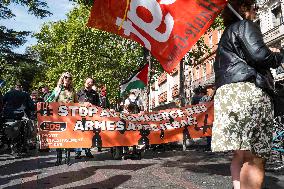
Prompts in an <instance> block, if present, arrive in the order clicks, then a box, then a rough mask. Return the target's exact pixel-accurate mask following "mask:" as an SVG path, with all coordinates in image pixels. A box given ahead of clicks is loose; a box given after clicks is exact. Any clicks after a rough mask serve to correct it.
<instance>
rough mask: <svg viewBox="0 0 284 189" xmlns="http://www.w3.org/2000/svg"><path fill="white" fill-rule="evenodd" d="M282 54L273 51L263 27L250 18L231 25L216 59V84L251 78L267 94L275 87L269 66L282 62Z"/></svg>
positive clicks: (275, 66)
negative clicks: (266, 40) (267, 43)
mask: <svg viewBox="0 0 284 189" xmlns="http://www.w3.org/2000/svg"><path fill="white" fill-rule="evenodd" d="M283 58H284V56H283V54H282V53H274V52H272V51H271V50H270V49H269V48H268V47H267V46H266V45H265V43H264V41H263V37H262V34H261V31H260V29H259V28H258V26H256V25H255V24H254V23H253V22H251V21H249V20H242V21H239V22H236V23H234V24H232V25H230V26H228V27H227V28H226V29H225V31H224V33H223V35H222V37H221V40H220V42H219V45H218V49H217V54H216V60H215V62H214V71H215V84H216V87H217V88H218V87H221V86H222V85H225V84H230V83H236V82H243V81H249V82H253V83H255V84H256V86H257V87H259V88H262V89H263V90H265V91H266V92H268V93H271V92H272V90H273V89H274V82H273V77H272V74H271V72H270V68H277V67H279V66H280V63H283Z"/></svg>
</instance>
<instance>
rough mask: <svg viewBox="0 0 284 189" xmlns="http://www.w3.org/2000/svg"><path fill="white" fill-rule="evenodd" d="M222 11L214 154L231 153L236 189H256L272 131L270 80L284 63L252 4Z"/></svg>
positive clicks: (240, 0) (248, 0) (245, 0)
mask: <svg viewBox="0 0 284 189" xmlns="http://www.w3.org/2000/svg"><path fill="white" fill-rule="evenodd" d="M229 3H230V4H231V6H232V7H233V8H234V9H235V10H236V11H237V13H238V14H239V15H240V16H241V17H242V18H244V19H243V20H241V19H240V16H239V17H238V16H237V14H234V13H233V12H232V11H231V10H230V9H229V8H228V7H226V8H225V9H224V11H223V13H222V17H223V19H224V25H225V27H226V29H225V30H224V33H223V35H222V37H221V40H220V42H219V45H218V49H217V53H216V60H215V62H214V70H215V85H216V88H217V91H216V95H215V97H214V125H213V133H212V151H234V157H233V159H232V162H231V175H232V180H233V186H234V188H235V189H239V188H242V189H248V188H249V189H260V188H261V186H262V183H263V180H264V164H265V159H267V158H268V157H269V153H270V149H271V141H272V127H273V104H272V100H271V94H272V93H273V77H272V74H271V72H270V68H277V67H278V66H280V65H281V63H283V54H281V53H279V52H272V51H271V50H270V49H269V48H268V47H267V46H266V45H265V43H264V41H263V38H262V34H261V31H260V29H259V27H258V26H257V25H255V24H254V23H253V22H252V21H250V20H253V19H254V17H255V13H256V6H255V4H254V3H255V2H254V1H253V0H234V1H233V0H232V1H229Z"/></svg>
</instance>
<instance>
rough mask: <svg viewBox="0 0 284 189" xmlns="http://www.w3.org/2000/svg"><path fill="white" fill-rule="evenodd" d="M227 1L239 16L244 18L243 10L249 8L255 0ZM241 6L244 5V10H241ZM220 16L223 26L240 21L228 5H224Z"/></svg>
mask: <svg viewBox="0 0 284 189" xmlns="http://www.w3.org/2000/svg"><path fill="white" fill-rule="evenodd" d="M228 3H230V5H231V6H232V7H233V8H234V9H235V11H237V12H238V13H239V14H240V15H241V17H243V18H245V11H248V10H250V8H251V6H252V5H253V4H255V0H230V1H229V2H228ZM241 7H244V8H245V10H241ZM221 16H222V18H223V21H224V26H225V27H227V26H229V25H231V24H233V23H235V22H238V21H240V19H239V18H238V17H237V16H236V15H235V14H234V13H233V12H232V11H231V10H230V9H229V7H228V6H226V7H225V9H224V10H223V12H222V15H221Z"/></svg>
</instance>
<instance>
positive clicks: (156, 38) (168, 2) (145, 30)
mask: <svg viewBox="0 0 284 189" xmlns="http://www.w3.org/2000/svg"><path fill="white" fill-rule="evenodd" d="M226 4H227V1H226V0H160V1H159V0H95V1H94V5H93V8H92V11H91V16H90V18H89V21H88V26H90V27H94V28H97V29H101V30H105V31H108V32H112V33H116V34H118V35H121V36H123V37H126V38H129V39H133V40H135V41H137V42H139V43H140V44H141V45H143V46H145V47H146V48H147V49H148V50H150V51H151V53H152V55H153V56H155V57H156V58H157V60H158V61H159V62H160V63H161V65H162V66H163V68H164V70H165V71H167V72H169V73H170V72H172V70H173V69H174V68H175V67H176V66H177V64H178V63H179V61H180V60H181V59H182V58H183V56H184V55H185V54H186V53H187V52H188V51H189V50H190V48H191V47H192V46H193V45H194V44H195V43H196V41H197V40H198V39H199V38H200V37H201V36H202V35H203V33H204V32H205V31H206V30H207V29H208V27H209V26H210V25H211V24H212V22H213V21H214V19H215V18H216V16H217V15H218V14H219V13H220V11H221V10H222V9H223V8H224V7H225V6H226ZM125 10H126V11H125Z"/></svg>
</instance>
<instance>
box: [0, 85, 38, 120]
mask: <svg viewBox="0 0 284 189" xmlns="http://www.w3.org/2000/svg"><path fill="white" fill-rule="evenodd" d="M3 106H4V107H3V113H4V116H5V117H7V118H13V116H14V111H15V110H19V109H21V108H24V111H25V113H26V114H27V116H28V117H30V116H31V113H32V111H35V109H36V108H35V106H34V103H33V101H32V99H31V97H30V95H29V94H28V93H26V92H24V91H19V90H15V89H12V90H10V91H8V92H7V93H6V94H5V95H4V97H3Z"/></svg>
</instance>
